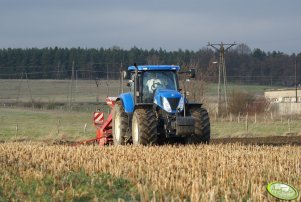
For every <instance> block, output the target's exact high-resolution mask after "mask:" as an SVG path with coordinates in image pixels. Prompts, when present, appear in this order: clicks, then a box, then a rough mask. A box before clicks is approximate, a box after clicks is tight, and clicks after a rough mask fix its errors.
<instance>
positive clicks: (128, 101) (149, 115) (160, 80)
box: [112, 64, 210, 145]
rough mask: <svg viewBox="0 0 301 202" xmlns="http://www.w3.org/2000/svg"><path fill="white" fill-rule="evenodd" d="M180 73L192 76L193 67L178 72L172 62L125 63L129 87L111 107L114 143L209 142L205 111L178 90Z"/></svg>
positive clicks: (206, 113)
mask: <svg viewBox="0 0 301 202" xmlns="http://www.w3.org/2000/svg"><path fill="white" fill-rule="evenodd" d="M180 73H186V74H188V75H189V76H190V77H191V78H193V77H194V76H195V73H194V71H193V69H192V70H189V71H187V72H180V67H179V66H175V65H143V66H137V65H136V64H135V65H134V66H130V67H128V71H127V75H129V77H128V78H129V79H130V80H129V83H128V86H129V87H130V89H131V90H130V92H127V93H122V94H120V96H119V97H118V98H117V100H116V103H115V106H114V108H113V119H112V132H113V141H114V144H117V145H123V144H131V143H132V144H134V145H139V144H142V145H153V144H164V143H167V142H179V141H180V142H182V143H187V144H189V143H191V144H197V143H209V141H210V121H209V116H208V112H207V110H206V109H205V108H203V106H202V104H198V103H189V102H188V99H187V98H186V96H185V94H186V92H185V91H184V92H183V93H181V89H179V81H178V74H180Z"/></svg>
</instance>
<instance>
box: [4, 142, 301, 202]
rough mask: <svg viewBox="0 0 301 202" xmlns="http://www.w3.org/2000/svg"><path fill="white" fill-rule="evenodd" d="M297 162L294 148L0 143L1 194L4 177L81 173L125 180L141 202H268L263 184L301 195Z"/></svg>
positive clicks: (299, 152)
mask: <svg viewBox="0 0 301 202" xmlns="http://www.w3.org/2000/svg"><path fill="white" fill-rule="evenodd" d="M300 156H301V147H297V146H283V147H271V146H243V145H238V144H230V145H199V146H162V147H157V146H155V147H142V146H141V147H140V146H139V147H135V146H118V147H117V146H111V147H105V148H100V147H95V146H81V147H68V146H47V145H41V144H36V143H31V144H28V143H27V144H23V143H5V144H0V159H1V161H0V168H1V169H0V171H1V175H0V176H1V178H2V180H0V188H2V189H4V188H5V180H4V179H5V176H6V174H5V173H6V172H12V171H15V173H17V175H19V176H21V178H26V177H28V176H36V177H39V176H43V175H46V174H50V175H57V174H58V173H68V172H71V171H72V172H74V171H75V172H77V171H80V170H84V171H85V172H86V173H88V174H89V175H93V174H95V173H110V174H111V175H112V176H115V177H122V178H125V179H128V180H130V181H131V182H132V183H133V184H135V187H136V188H137V190H138V193H139V194H140V198H139V200H141V201H148V200H151V199H152V198H153V199H154V198H156V199H157V200H160V201H161V200H167V201H170V200H171V199H175V200H176V199H178V200H185V199H186V200H188V201H268V200H274V199H273V198H272V197H271V196H269V195H268V193H267V192H266V188H265V187H266V185H267V183H268V182H272V181H281V182H286V183H289V184H291V185H293V186H295V187H296V188H297V189H298V190H301V177H300V176H301V163H300ZM3 176H4V177H3ZM3 187H4V188H3ZM61 191H64V190H61ZM54 194H55V193H54ZM299 200H300V197H299Z"/></svg>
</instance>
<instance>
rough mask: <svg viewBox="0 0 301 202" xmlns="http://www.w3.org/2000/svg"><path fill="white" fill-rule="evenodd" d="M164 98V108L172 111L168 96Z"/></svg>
mask: <svg viewBox="0 0 301 202" xmlns="http://www.w3.org/2000/svg"><path fill="white" fill-rule="evenodd" d="M162 100H163V109H164V110H165V111H167V112H171V107H170V104H169V102H168V100H167V99H166V97H163V99H162Z"/></svg>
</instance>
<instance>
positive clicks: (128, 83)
mask: <svg viewBox="0 0 301 202" xmlns="http://www.w3.org/2000/svg"><path fill="white" fill-rule="evenodd" d="M132 83H134V81H132V80H129V82H127V83H126V86H127V87H131V86H132Z"/></svg>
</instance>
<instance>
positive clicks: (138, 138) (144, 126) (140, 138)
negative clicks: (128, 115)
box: [132, 108, 158, 145]
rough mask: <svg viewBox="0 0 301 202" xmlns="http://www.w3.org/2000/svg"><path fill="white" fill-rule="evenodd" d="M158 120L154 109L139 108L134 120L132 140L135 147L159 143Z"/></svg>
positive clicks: (135, 112)
mask: <svg viewBox="0 0 301 202" xmlns="http://www.w3.org/2000/svg"><path fill="white" fill-rule="evenodd" d="M157 139H158V137H157V118H156V115H155V112H154V110H153V109H152V108H138V109H136V110H135V111H134V114H133V119H132V140H133V144H134V145H140V144H142V145H152V144H156V143H157Z"/></svg>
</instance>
